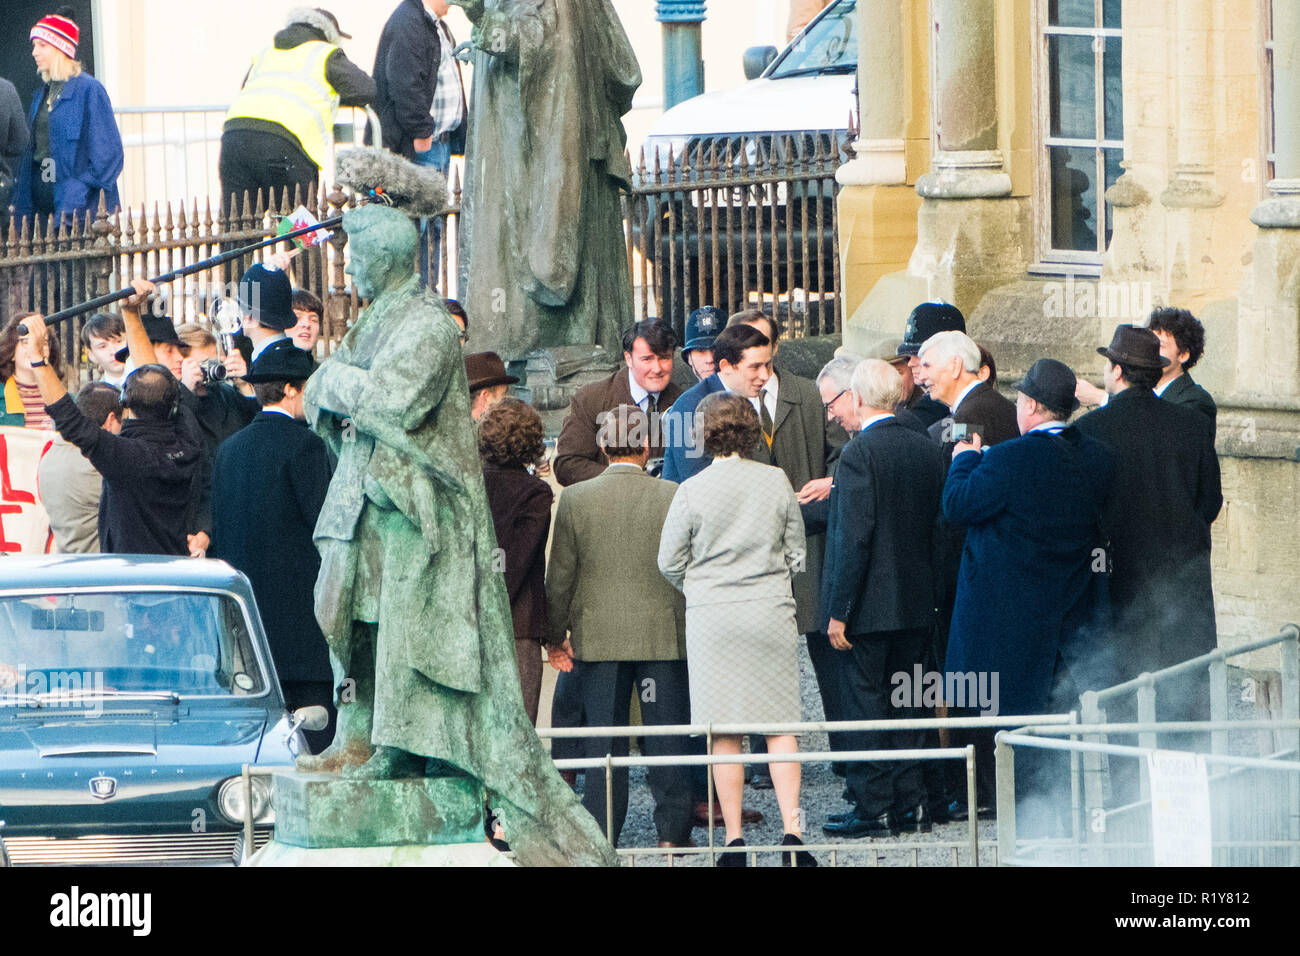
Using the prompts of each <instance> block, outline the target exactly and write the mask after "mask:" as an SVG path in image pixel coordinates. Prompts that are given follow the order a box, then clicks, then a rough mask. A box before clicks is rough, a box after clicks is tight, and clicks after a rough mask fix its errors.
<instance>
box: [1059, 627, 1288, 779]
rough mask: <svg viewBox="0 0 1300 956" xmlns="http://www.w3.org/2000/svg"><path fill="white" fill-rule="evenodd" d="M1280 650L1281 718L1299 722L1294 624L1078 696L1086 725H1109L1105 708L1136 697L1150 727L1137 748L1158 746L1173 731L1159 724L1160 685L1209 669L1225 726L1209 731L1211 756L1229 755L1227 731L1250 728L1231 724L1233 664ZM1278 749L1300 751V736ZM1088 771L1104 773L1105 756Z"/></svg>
mask: <svg viewBox="0 0 1300 956" xmlns="http://www.w3.org/2000/svg"><path fill="white" fill-rule="evenodd" d="M1275 646H1276V647H1278V648H1279V651H1280V654H1281V678H1282V680H1281V686H1282V702H1281V713H1280V714H1279V717H1280V719H1281V720H1283V721H1287V720H1300V628H1298V627H1297V626H1296V625H1294V624H1287V625H1285V626H1284V627H1283V628H1282V629H1281V631H1279V632H1278V633H1277V634H1275V635H1273V636H1272V637H1266V638H1261V639H1259V640H1257V641H1250V642H1248V643H1245V644H1241V645H1239V646H1237V647H1233V648H1220V649H1218V650H1214V651H1211V652H1210V653H1208V654H1202V655H1201V656H1199V657H1193V658H1191V659H1190V660H1186V661H1183V662H1182V663H1180V664H1175V665H1173V666H1172V667H1166V668H1163V669H1161V670H1158V671H1154V672H1152V673H1145V674H1140V675H1139V676H1137V677H1135V678H1133V679H1132V680H1128V681H1125V682H1123V683H1122V684H1116V685H1115V686H1113V687H1108V688H1106V689H1105V690H1100V691H1088V692H1086V693H1084V694H1082V695H1081V696H1080V698H1079V704H1080V713H1081V717H1082V720H1083V722H1084V723H1085V724H1092V725H1099V724H1104V723H1106V709H1105V705H1106V704H1107V703H1110V702H1115V703H1118V704H1120V705H1121V706H1123V703H1124V699H1125V698H1127V697H1130V696H1132V697H1133V698H1135V701H1136V714H1137V720H1138V723H1141V724H1144V725H1147V726H1148V727H1149V729H1148V730H1146V731H1144V732H1143V733H1142V734H1141V735H1140V736H1139V738H1138V746H1139V747H1145V748H1148V749H1150V748H1154V747H1156V745H1157V735H1158V733H1161V732H1165V733H1168V732H1169V730H1168V727H1167V726H1164V725H1161V726H1157V722H1156V699H1157V688H1158V687H1159V685H1160V684H1162V683H1166V682H1168V681H1170V680H1172V679H1176V678H1179V677H1183V676H1184V675H1187V674H1194V673H1197V672H1199V671H1201V670H1206V671H1208V674H1209V683H1210V720H1211V721H1212V722H1217V723H1218V724H1220V725H1221V726H1220V727H1219V728H1218V729H1217V730H1212V731H1211V733H1210V752H1211V753H1214V754H1222V753H1226V752H1227V750H1228V732H1229V731H1230V730H1244V729H1246V727H1245V725H1244V722H1242V721H1231V722H1230V721H1229V716H1230V714H1229V702H1228V663H1227V662H1228V661H1229V660H1231V659H1232V658H1234V657H1240V656H1243V655H1245V654H1250V653H1253V652H1255V651H1259V650H1263V649H1265V648H1269V647H1275ZM1090 739H1091V740H1092V741H1093V742H1094V743H1106V742H1107V741H1106V739H1105V736H1104V735H1101V736H1098V737H1094V738H1090ZM1273 749H1274V750H1279V751H1281V750H1296V751H1300V734H1293V735H1289V736H1285V737H1281V738H1276V739H1275V740H1274V745H1273ZM1085 764H1086V765H1087V767H1088V770H1089V772H1091V773H1100V772H1101V769H1102V757H1101V752H1100V751H1095V752H1092V755H1091V756H1090V757H1089V758H1088V759H1087V760H1086V761H1085ZM1140 773H1141V787H1142V794H1143V796H1145V795H1146V793H1147V779H1146V767H1145V764H1144V765H1142V767H1141V768H1140Z"/></svg>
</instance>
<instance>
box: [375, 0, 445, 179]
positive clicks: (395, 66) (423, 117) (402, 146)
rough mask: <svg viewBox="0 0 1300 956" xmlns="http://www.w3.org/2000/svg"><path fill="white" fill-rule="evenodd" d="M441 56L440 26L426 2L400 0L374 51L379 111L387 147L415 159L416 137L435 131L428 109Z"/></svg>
mask: <svg viewBox="0 0 1300 956" xmlns="http://www.w3.org/2000/svg"><path fill="white" fill-rule="evenodd" d="M441 57H442V43H441V40H440V38H439V36H438V25H437V24H436V23H434V22H433V19H432V18H431V17H430V16H429V15H428V14H427V13H426V12H425V9H424V4H422V3H421V2H420V0H402V2H401V3H400V4H398V6H397V9H396V10H394V11H393V12H392V14H391V15H390V16H389V17H388V22H387V23H385V24H384V30H383V33H381V34H380V35H379V46H378V48H377V49H376V50H375V69H374V76H375V88H376V93H375V113H376V114H377V115H378V116H379V124H380V128H381V130H382V133H383V137H384V148H385V149H389V150H392V151H393V152H394V153H400V154H401V155H403V156H405V157H406V158H407V159H414V158H415V146H414V142H415V140H417V139H425V138H426V137H429V136H432V135H433V125H434V123H433V116H432V115H431V114H430V112H429V110H430V109H431V108H432V107H433V92H434V89H435V88H436V87H437V84H438V62H439V60H440V59H441ZM370 141H371V137H370V135H369V134H367V137H366V142H370Z"/></svg>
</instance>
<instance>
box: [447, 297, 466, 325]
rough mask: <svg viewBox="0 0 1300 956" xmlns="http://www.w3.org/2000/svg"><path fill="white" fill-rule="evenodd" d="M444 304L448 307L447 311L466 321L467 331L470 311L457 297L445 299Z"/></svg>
mask: <svg viewBox="0 0 1300 956" xmlns="http://www.w3.org/2000/svg"><path fill="white" fill-rule="evenodd" d="M442 304H443V305H445V306H446V307H447V311H448V312H450V313H451V314H452V315H454V316H455V317H456V318H458V319H460V320H461V321H462V322H464V323H465V331H466V332H468V331H469V313H468V312H466V311H465V307H464V306H463V305H461V304H460V303H459V302H457V301H456V300H455V299H443V300H442Z"/></svg>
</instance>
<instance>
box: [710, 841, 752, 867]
mask: <svg viewBox="0 0 1300 956" xmlns="http://www.w3.org/2000/svg"><path fill="white" fill-rule="evenodd" d="M744 845H745V841H744V840H743V839H741V838H740V837H736V839H734V840H732V841H731V842H730V843H728V844H727V849H728V850H730V849H731V848H732V847H743V846H744ZM713 865H714V866H749V854H748V853H746V852H745V851H744V850H743V849H741V850H737V851H734V852H732V853H727V852H725V851H724V852H722V853H719V854H718V859H717V862H716V863H714V864H713Z"/></svg>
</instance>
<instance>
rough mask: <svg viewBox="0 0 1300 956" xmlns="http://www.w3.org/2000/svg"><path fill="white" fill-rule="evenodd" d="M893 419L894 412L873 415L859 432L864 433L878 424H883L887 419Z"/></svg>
mask: <svg viewBox="0 0 1300 956" xmlns="http://www.w3.org/2000/svg"><path fill="white" fill-rule="evenodd" d="M893 417H894V413H893V412H880V413H879V414H878V415H872V416H871V417H870V418H868V419H867V420H866V421H865V422H863V423H862V427H861V428H859V429H858V431H860V432H864V431H866V430H867V429H868V428H870V427H871V426H872V425H874V424H875V423H876V422H882V421H884V420H885V419H886V418H893Z"/></svg>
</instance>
